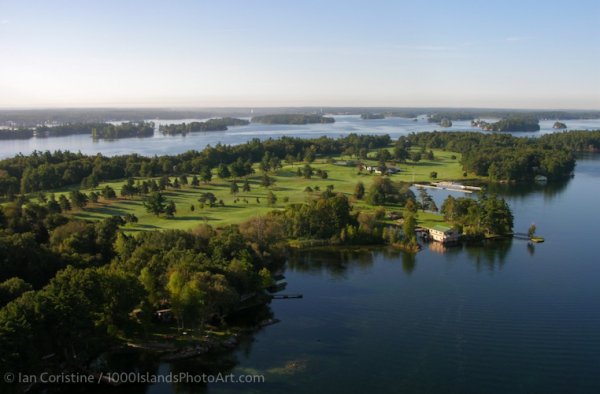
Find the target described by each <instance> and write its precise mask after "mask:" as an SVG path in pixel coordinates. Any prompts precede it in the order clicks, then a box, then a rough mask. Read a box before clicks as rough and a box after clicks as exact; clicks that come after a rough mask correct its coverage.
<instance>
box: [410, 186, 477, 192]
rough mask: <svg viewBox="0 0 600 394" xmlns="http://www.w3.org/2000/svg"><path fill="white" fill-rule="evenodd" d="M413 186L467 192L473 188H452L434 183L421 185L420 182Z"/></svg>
mask: <svg viewBox="0 0 600 394" xmlns="http://www.w3.org/2000/svg"><path fill="white" fill-rule="evenodd" d="M414 186H415V187H416V188H421V189H438V190H449V191H451V192H461V193H467V194H471V193H473V190H469V189H454V188H450V187H441V186H436V185H423V184H420V183H415V184H414Z"/></svg>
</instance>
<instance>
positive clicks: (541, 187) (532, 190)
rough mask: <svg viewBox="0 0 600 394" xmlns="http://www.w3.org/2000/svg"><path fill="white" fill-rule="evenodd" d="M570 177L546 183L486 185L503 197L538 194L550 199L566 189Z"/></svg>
mask: <svg viewBox="0 0 600 394" xmlns="http://www.w3.org/2000/svg"><path fill="white" fill-rule="evenodd" d="M570 182H571V178H568V179H564V180H561V181H553V182H548V183H539V182H527V183H517V184H506V183H495V184H490V185H488V186H487V188H488V189H487V190H488V191H489V192H490V193H496V194H498V195H501V196H504V197H512V198H526V197H528V196H531V195H534V194H539V195H542V196H543V197H544V200H546V201H552V200H553V199H555V198H556V197H558V196H560V195H561V194H563V193H564V192H565V191H566V190H567V186H568V185H569V183H570Z"/></svg>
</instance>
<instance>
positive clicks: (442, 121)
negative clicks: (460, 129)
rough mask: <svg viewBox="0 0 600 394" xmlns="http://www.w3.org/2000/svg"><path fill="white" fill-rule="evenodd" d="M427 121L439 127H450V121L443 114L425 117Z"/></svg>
mask: <svg viewBox="0 0 600 394" xmlns="http://www.w3.org/2000/svg"><path fill="white" fill-rule="evenodd" d="M427 121H428V122H430V123H437V124H439V125H440V126H441V127H452V120H450V118H449V117H447V116H444V114H431V115H428V116H427Z"/></svg>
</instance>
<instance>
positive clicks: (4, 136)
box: [0, 128, 33, 140]
mask: <svg viewBox="0 0 600 394" xmlns="http://www.w3.org/2000/svg"><path fill="white" fill-rule="evenodd" d="M32 137H33V130H32V129H24V128H19V129H8V130H0V140H26V139H29V138H32Z"/></svg>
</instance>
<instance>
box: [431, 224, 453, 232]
mask: <svg viewBox="0 0 600 394" xmlns="http://www.w3.org/2000/svg"><path fill="white" fill-rule="evenodd" d="M431 229H432V230H436V231H441V232H443V233H445V232H447V231H450V230H452V227H448V226H442V225H437V226H433V227H432V228H431Z"/></svg>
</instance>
